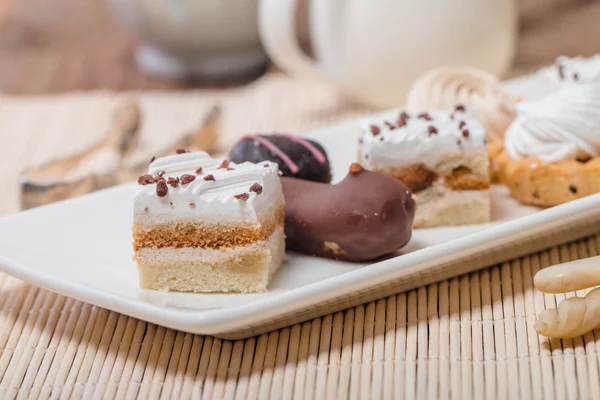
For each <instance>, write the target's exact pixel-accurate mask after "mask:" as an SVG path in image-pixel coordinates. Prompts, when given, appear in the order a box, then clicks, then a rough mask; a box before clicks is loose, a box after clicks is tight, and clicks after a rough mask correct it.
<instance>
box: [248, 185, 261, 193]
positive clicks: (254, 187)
mask: <svg viewBox="0 0 600 400" xmlns="http://www.w3.org/2000/svg"><path fill="white" fill-rule="evenodd" d="M249 190H250V191H251V192H255V193H256V194H261V193H262V191H263V187H262V186H260V185H259V184H258V183H255V184H253V185H252V186H250V189H249Z"/></svg>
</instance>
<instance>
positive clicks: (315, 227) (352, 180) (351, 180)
mask: <svg viewBox="0 0 600 400" xmlns="http://www.w3.org/2000/svg"><path fill="white" fill-rule="evenodd" d="M281 183H282V185H283V193H284V196H285V235H286V247H287V248H288V249H289V250H294V251H297V252H300V253H305V254H310V255H315V256H320V257H327V258H334V259H339V260H345V261H366V260H372V259H375V258H378V257H380V256H383V255H385V254H389V253H392V252H393V251H395V250H397V249H399V248H401V247H402V246H404V245H405V244H406V243H407V242H408V241H409V239H410V237H411V235H412V223H413V218H414V215H415V202H414V201H413V199H412V194H411V192H410V190H409V189H408V188H407V187H406V186H405V185H404V184H403V183H402V182H400V181H399V180H397V179H395V178H393V177H391V176H389V175H385V174H382V173H379V172H372V171H368V170H365V169H363V168H362V167H361V166H360V165H359V164H352V166H351V167H350V173H349V174H348V176H346V178H344V180H343V181H341V182H340V183H338V184H337V185H330V184H325V183H318V182H309V181H305V180H300V179H294V178H281Z"/></svg>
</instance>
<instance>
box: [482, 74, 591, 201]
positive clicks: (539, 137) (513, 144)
mask: <svg viewBox="0 0 600 400" xmlns="http://www.w3.org/2000/svg"><path fill="white" fill-rule="evenodd" d="M599 155H600V85H597V84H587V85H584V84H573V85H567V86H565V87H564V88H563V89H561V90H560V91H558V92H556V93H554V94H552V95H550V96H548V97H545V98H543V99H541V100H538V101H531V102H523V103H521V104H519V106H518V116H517V119H516V120H515V122H514V123H513V124H512V125H511V126H510V127H509V129H508V130H507V132H506V137H505V141H504V149H503V150H502V151H501V152H499V153H498V154H497V155H496V156H495V157H493V158H492V164H493V168H492V169H493V170H494V173H495V175H496V176H497V177H498V179H499V180H500V182H502V183H503V184H505V185H507V186H508V187H509V188H510V190H511V192H512V195H513V196H514V197H516V198H517V199H519V200H520V201H521V202H523V203H525V204H532V205H537V206H543V207H548V206H554V205H557V204H562V203H565V202H567V201H570V200H574V199H577V198H580V197H584V196H587V195H590V194H593V193H598V192H600V157H599Z"/></svg>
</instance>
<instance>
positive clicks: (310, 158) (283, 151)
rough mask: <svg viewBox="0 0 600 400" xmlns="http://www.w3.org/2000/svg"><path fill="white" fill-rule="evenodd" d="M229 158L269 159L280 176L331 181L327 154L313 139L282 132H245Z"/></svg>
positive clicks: (252, 160) (256, 161)
mask: <svg viewBox="0 0 600 400" xmlns="http://www.w3.org/2000/svg"><path fill="white" fill-rule="evenodd" d="M229 159H230V160H231V161H233V162H235V163H241V162H244V161H250V162H253V163H259V162H261V161H267V160H268V161H273V162H275V163H277V164H279V170H280V171H281V172H282V174H283V176H290V177H293V178H299V179H306V180H309V181H316V182H327V183H329V182H331V167H330V166H329V160H328V159H327V153H325V150H324V149H323V147H322V146H321V145H320V144H319V143H317V142H315V141H314V140H308V139H302V138H299V137H296V136H291V135H286V134H272V135H247V136H244V137H243V138H242V139H241V140H240V141H239V142H237V143H236V144H235V145H234V146H233V148H232V149H231V152H230V153H229Z"/></svg>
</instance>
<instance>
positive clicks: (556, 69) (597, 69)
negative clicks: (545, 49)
mask: <svg viewBox="0 0 600 400" xmlns="http://www.w3.org/2000/svg"><path fill="white" fill-rule="evenodd" d="M542 73H543V75H546V77H548V78H550V79H551V80H552V81H554V82H556V83H561V84H571V83H600V54H596V55H595V56H593V57H588V58H586V57H566V56H560V57H558V58H557V59H556V62H555V63H554V66H553V67H552V68H548V69H545V70H544V71H543V72H542Z"/></svg>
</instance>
